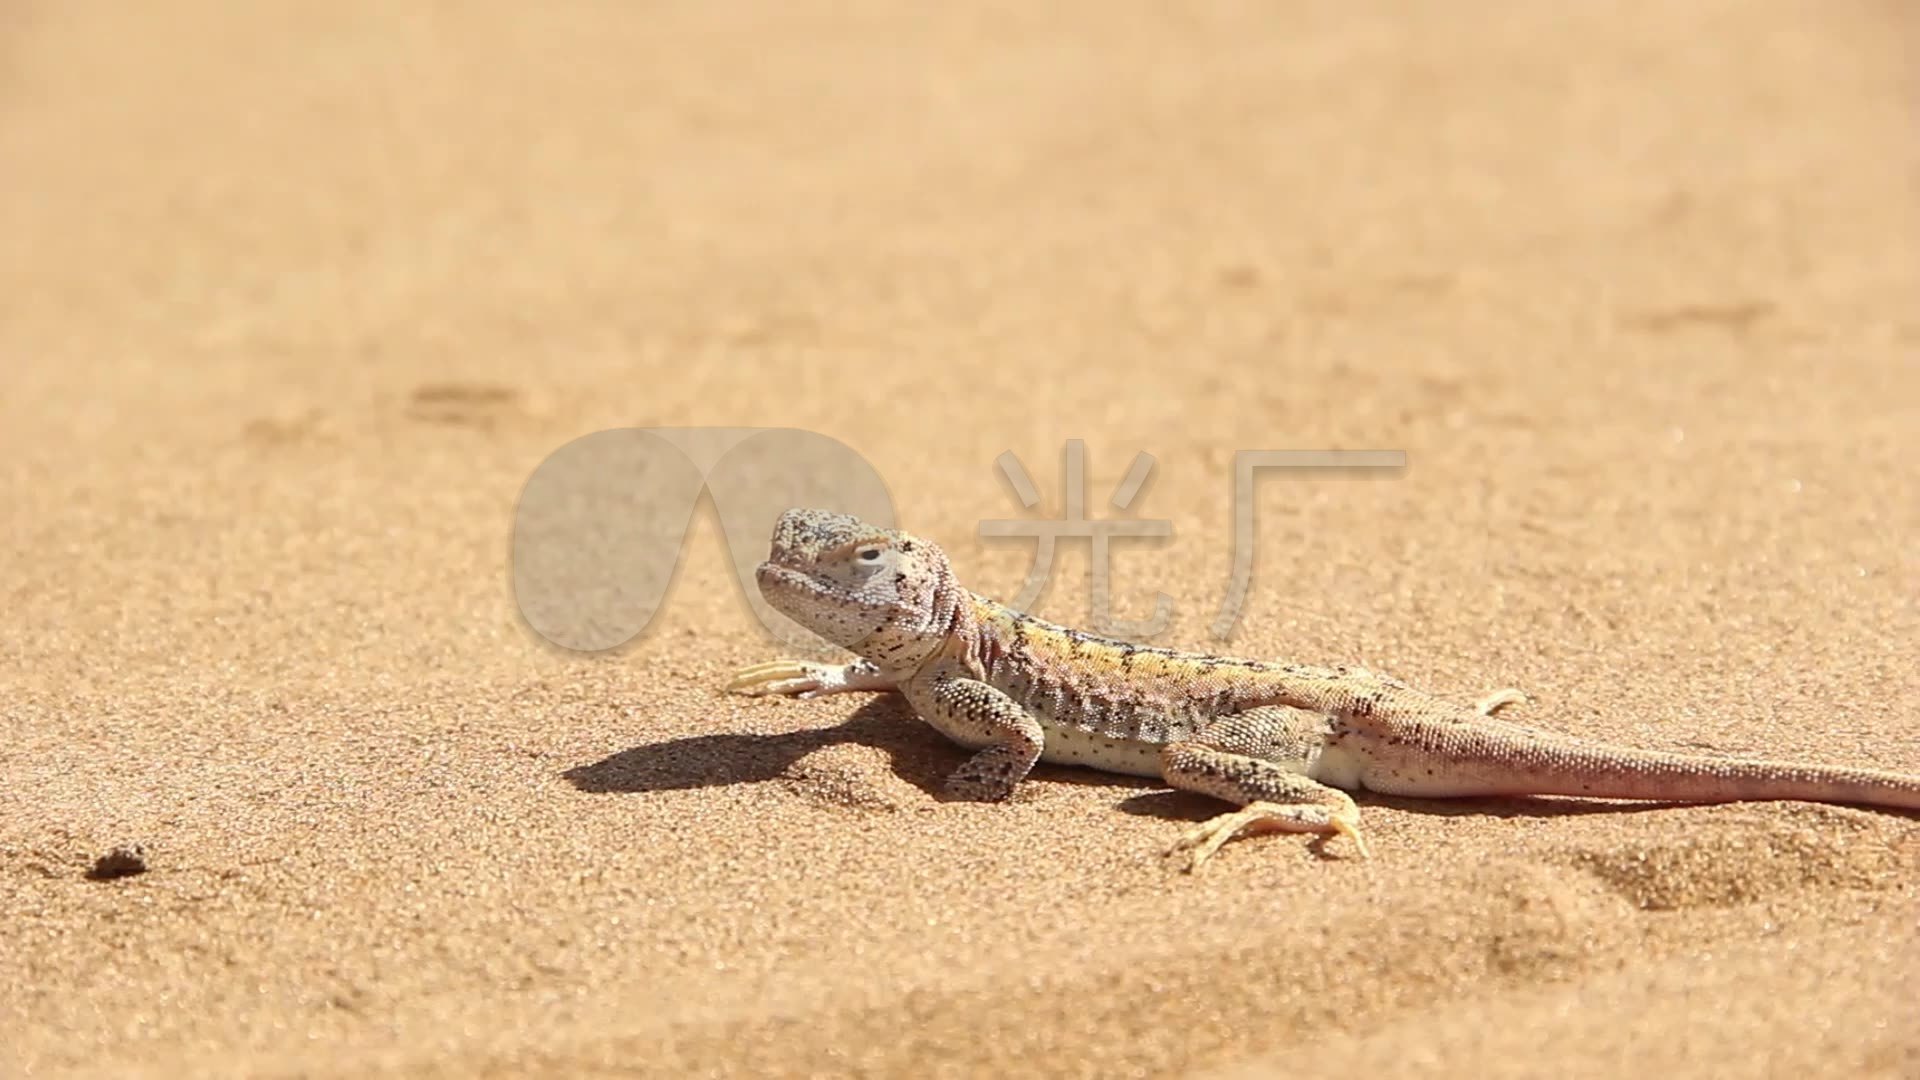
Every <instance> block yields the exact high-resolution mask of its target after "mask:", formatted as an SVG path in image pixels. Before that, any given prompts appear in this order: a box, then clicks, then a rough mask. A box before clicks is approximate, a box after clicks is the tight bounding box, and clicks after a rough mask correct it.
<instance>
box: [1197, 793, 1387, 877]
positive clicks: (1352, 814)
mask: <svg viewBox="0 0 1920 1080" xmlns="http://www.w3.org/2000/svg"><path fill="white" fill-rule="evenodd" d="M1262 832H1311V833H1321V834H1324V835H1329V836H1331V835H1336V834H1337V835H1341V836H1347V837H1351V838H1352V839H1353V843H1354V846H1355V847H1358V848H1359V849H1360V854H1361V855H1362V856H1371V855H1372V852H1371V851H1369V850H1368V849H1367V841H1366V838H1365V837H1363V836H1361V835H1360V809H1359V807H1356V806H1354V805H1353V801H1352V800H1351V799H1349V800H1346V803H1345V805H1340V806H1325V805H1319V804H1300V803H1272V802H1256V803H1248V804H1247V805H1246V806H1243V807H1241V808H1240V809H1238V810H1235V811H1234V812H1233V813H1231V814H1221V815H1220V816H1219V817H1216V818H1213V819H1212V820H1210V821H1207V822H1204V823H1203V824H1201V825H1199V826H1198V827H1196V828H1194V829H1191V830H1189V831H1188V832H1187V834H1186V835H1185V836H1182V837H1181V838H1180V839H1179V840H1177V841H1175V842H1174V845H1173V846H1172V847H1171V848H1168V849H1167V854H1168V855H1170V856H1171V855H1178V854H1180V853H1182V852H1186V853H1188V861H1187V873H1189V874H1191V873H1193V872H1194V871H1195V870H1198V869H1200V865H1201V864H1202V863H1204V862H1206V861H1207V860H1208V859H1210V858H1212V857H1213V853H1214V852H1216V851H1219V850H1220V848H1221V846H1222V845H1224V844H1225V843H1226V842H1227V841H1229V840H1232V839H1233V838H1234V837H1236V836H1239V835H1241V834H1242V833H1245V834H1248V835H1251V834H1254V833H1262Z"/></svg>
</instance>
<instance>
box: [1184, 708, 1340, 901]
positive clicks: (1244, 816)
mask: <svg viewBox="0 0 1920 1080" xmlns="http://www.w3.org/2000/svg"><path fill="white" fill-rule="evenodd" d="M1328 725H1329V720H1328V718H1327V717H1326V716H1324V715H1322V714H1320V713H1314V712H1309V711H1307V710H1305V709H1294V708H1288V707H1286V706H1280V705H1269V706H1263V707H1261V708H1256V709H1248V710H1247V711H1246V712H1242V713H1235V714H1233V715H1231V716H1226V717H1222V718H1221V719H1219V720H1216V721H1214V722H1213V723H1211V724H1208V725H1207V726H1206V727H1204V728H1202V729H1201V730H1200V732H1199V733H1198V734H1197V735H1195V736H1194V737H1193V738H1192V739H1188V740H1183V741H1181V742H1175V743H1169V744H1168V745H1167V746H1166V747H1165V748H1164V749H1163V750H1162V751H1161V753H1160V772H1161V776H1162V777H1163V778H1164V779H1165V780H1166V782H1167V783H1168V784H1170V785H1172V786H1174V787H1176V788H1180V789H1181V790H1183V791H1193V792H1198V793H1200V794H1202V795H1211V796H1213V797H1214V798H1216V799H1221V800H1224V801H1226V802H1231V803H1238V804H1240V806H1241V809H1239V810H1236V811H1234V812H1233V813H1230V814H1222V815H1220V816H1219V817H1216V818H1213V819H1212V820H1209V821H1207V822H1205V823H1203V824H1201V825H1200V826H1198V827H1197V828H1194V829H1192V830H1190V831H1189V832H1188V833H1187V834H1186V835H1185V836H1182V837H1181V838H1180V840H1179V841H1178V842H1176V843H1175V844H1174V845H1173V847H1172V849H1170V850H1169V852H1168V854H1175V853H1179V852H1187V853H1189V858H1188V863H1187V871H1188V872H1189V873H1191V872H1193V871H1195V870H1198V869H1199V868H1200V865H1201V864H1202V863H1204V862H1206V861H1207V859H1209V858H1211V857H1212V856H1213V853H1214V852H1216V851H1218V850H1220V847H1221V845H1223V844H1225V843H1226V842H1227V841H1229V840H1232V839H1233V838H1234V837H1236V836H1239V835H1241V834H1242V833H1249V832H1265V831H1271V832H1308V833H1320V834H1322V835H1333V834H1342V835H1345V836H1349V837H1352V838H1353V842H1354V844H1355V845H1357V846H1358V847H1359V849H1360V854H1362V855H1366V854H1367V842H1366V840H1365V839H1364V838H1362V837H1361V835H1360V809H1359V807H1357V806H1355V805H1354V804H1353V799H1352V798H1350V797H1348V795H1347V793H1346V792H1344V791H1341V790H1339V789H1338V788H1333V787H1329V786H1327V785H1326V784H1322V783H1320V782H1319V781H1317V780H1313V779H1311V778H1309V777H1308V776H1306V775H1305V769H1306V767H1307V765H1308V763H1309V762H1310V761H1311V760H1312V759H1313V756H1314V755H1315V754H1316V753H1318V751H1319V747H1320V746H1321V744H1322V743H1323V742H1324V740H1325V739H1326V736H1327V731H1328Z"/></svg>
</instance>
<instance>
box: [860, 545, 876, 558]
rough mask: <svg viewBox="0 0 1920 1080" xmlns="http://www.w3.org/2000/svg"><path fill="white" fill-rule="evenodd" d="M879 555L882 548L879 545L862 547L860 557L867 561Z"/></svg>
mask: <svg viewBox="0 0 1920 1080" xmlns="http://www.w3.org/2000/svg"><path fill="white" fill-rule="evenodd" d="M879 557H880V549H879V548H877V547H870V548H861V549H860V558H861V559H863V560H865V561H866V562H872V561H873V560H875V559H877V558H879Z"/></svg>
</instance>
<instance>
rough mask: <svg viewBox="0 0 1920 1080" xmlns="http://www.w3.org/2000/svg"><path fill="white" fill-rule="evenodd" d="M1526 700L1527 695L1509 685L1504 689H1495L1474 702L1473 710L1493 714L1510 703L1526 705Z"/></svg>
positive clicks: (1482, 713)
mask: <svg viewBox="0 0 1920 1080" xmlns="http://www.w3.org/2000/svg"><path fill="white" fill-rule="evenodd" d="M1526 701H1527V695H1525V694H1523V693H1521V692H1520V691H1518V690H1515V689H1514V688H1513V687H1511V686H1509V687H1507V688H1505V689H1503V690H1495V691H1494V692H1493V693H1491V694H1488V695H1487V696H1485V697H1483V698H1481V699H1480V700H1479V701H1476V702H1474V703H1473V711H1474V712H1477V713H1479V714H1480V715H1481V716H1492V715H1493V714H1494V713H1497V712H1499V711H1500V710H1501V709H1504V708H1506V707H1507V706H1509V705H1524V704H1526Z"/></svg>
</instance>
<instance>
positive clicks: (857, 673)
mask: <svg viewBox="0 0 1920 1080" xmlns="http://www.w3.org/2000/svg"><path fill="white" fill-rule="evenodd" d="M899 688H900V687H899V685H898V684H897V683H895V682H894V681H893V680H892V679H889V678H887V677H886V676H885V675H882V674H881V673H880V669H879V668H878V667H875V666H874V663H873V661H871V660H855V661H854V662H853V663H851V664H816V663H814V662H813V661H811V660H769V661H767V662H766V663H764V664H754V665H753V666H751V667H743V668H741V669H740V670H739V671H737V672H735V673H734V676H733V681H732V682H730V683H728V684H727V690H728V691H730V692H732V693H735V694H746V695H748V696H749V697H759V696H760V695H762V694H785V695H787V696H789V697H797V698H814V697H822V696H824V695H827V694H846V693H852V692H853V691H856V690H876V691H887V690H898V689H899Z"/></svg>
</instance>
